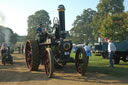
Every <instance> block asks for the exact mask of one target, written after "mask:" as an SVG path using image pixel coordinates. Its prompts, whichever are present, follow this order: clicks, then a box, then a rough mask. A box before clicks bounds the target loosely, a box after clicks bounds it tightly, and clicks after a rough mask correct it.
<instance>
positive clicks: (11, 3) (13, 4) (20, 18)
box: [0, 0, 128, 35]
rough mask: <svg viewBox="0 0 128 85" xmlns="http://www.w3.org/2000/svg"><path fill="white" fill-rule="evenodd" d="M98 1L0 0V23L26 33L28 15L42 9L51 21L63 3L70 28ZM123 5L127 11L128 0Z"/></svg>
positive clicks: (19, 32)
mask: <svg viewBox="0 0 128 85" xmlns="http://www.w3.org/2000/svg"><path fill="white" fill-rule="evenodd" d="M98 3H99V0H0V16H4V17H3V19H2V18H0V24H2V25H4V26H6V27H10V28H12V30H13V31H14V32H16V33H18V34H19V35H26V34H27V18H28V16H29V15H31V14H34V12H36V11H38V10H41V9H44V10H46V11H47V12H48V13H49V16H50V19H51V21H52V20H53V18H54V17H58V11H57V7H58V5H60V4H63V5H64V6H65V8H66V10H65V18H66V20H65V23H66V30H70V29H71V27H72V23H73V22H74V20H75V19H76V16H77V15H80V14H81V13H82V12H83V10H84V9H87V8H92V9H93V10H96V6H97V4H98ZM124 6H125V11H128V0H124ZM2 20H4V22H2Z"/></svg>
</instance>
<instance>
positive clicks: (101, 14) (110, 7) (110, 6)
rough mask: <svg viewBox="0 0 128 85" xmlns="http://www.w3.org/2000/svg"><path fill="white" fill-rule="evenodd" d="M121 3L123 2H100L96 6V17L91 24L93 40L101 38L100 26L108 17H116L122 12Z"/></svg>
mask: <svg viewBox="0 0 128 85" xmlns="http://www.w3.org/2000/svg"><path fill="white" fill-rule="evenodd" d="M123 2H124V0H100V3H99V4H98V5H97V13H96V16H95V17H94V18H93V23H92V26H93V27H94V30H93V33H94V35H95V39H97V38H98V37H99V36H101V33H102V31H101V26H102V23H103V21H104V19H106V17H107V16H108V15H117V14H120V13H122V12H123V11H124V6H123Z"/></svg>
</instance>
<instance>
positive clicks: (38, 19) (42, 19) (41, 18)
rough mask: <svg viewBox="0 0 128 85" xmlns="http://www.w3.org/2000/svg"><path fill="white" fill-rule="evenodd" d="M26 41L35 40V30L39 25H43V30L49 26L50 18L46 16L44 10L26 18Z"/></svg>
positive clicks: (46, 13)
mask: <svg viewBox="0 0 128 85" xmlns="http://www.w3.org/2000/svg"><path fill="white" fill-rule="evenodd" d="M27 22H28V29H27V31H28V34H27V38H28V39H35V35H36V32H35V30H36V28H37V27H38V26H39V24H42V25H43V28H46V27H48V26H49V25H50V24H51V21H50V17H49V15H48V12H46V11H45V10H39V11H37V12H35V13H34V14H33V15H30V16H29V17H28V21H27Z"/></svg>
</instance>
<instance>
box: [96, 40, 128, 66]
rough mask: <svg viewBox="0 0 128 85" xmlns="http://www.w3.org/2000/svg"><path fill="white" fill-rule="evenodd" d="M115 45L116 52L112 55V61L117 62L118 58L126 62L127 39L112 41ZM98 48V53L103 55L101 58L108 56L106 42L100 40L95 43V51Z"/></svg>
mask: <svg viewBox="0 0 128 85" xmlns="http://www.w3.org/2000/svg"><path fill="white" fill-rule="evenodd" d="M113 43H114V44H115V46H116V52H115V55H114V57H113V59H114V63H115V64H119V63H120V60H123V61H124V62H128V40H124V41H121V42H113ZM96 50H98V53H99V54H100V55H102V56H103V58H108V43H107V42H102V43H98V45H97V44H95V53H97V52H96Z"/></svg>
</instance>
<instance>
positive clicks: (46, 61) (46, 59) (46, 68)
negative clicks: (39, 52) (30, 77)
mask: <svg viewBox="0 0 128 85" xmlns="http://www.w3.org/2000/svg"><path fill="white" fill-rule="evenodd" d="M44 64H45V72H46V74H47V75H49V74H50V59H49V54H48V51H46V52H45V63H44Z"/></svg>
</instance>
